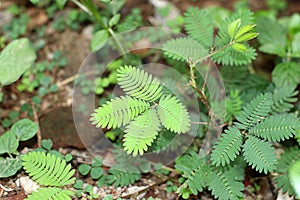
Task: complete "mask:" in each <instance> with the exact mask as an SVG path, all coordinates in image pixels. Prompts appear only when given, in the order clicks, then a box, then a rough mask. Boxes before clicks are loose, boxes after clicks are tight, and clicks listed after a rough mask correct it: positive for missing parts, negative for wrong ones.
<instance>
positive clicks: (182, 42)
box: [163, 37, 208, 62]
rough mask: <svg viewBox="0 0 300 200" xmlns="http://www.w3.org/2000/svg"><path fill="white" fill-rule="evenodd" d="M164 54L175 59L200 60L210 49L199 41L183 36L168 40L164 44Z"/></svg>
mask: <svg viewBox="0 0 300 200" xmlns="http://www.w3.org/2000/svg"><path fill="white" fill-rule="evenodd" d="M163 50H164V54H165V55H166V56H168V57H169V58H172V59H174V60H178V61H183V62H186V61H187V60H188V59H192V60H194V61H195V60H198V59H201V58H203V57H205V56H207V55H208V51H207V49H206V48H204V47H203V46H202V45H201V44H199V43H198V42H197V41H195V40H193V39H192V38H189V37H186V38H184V37H182V38H177V39H172V40H169V41H167V42H166V43H165V44H164V45H163Z"/></svg>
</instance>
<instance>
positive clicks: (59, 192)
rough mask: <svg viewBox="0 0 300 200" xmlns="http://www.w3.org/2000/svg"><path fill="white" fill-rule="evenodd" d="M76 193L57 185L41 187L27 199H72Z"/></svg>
mask: <svg viewBox="0 0 300 200" xmlns="http://www.w3.org/2000/svg"><path fill="white" fill-rule="evenodd" d="M72 195H74V192H72V191H70V190H64V189H61V188H57V187H49V188H41V189H39V190H38V191H37V192H33V193H32V194H30V195H29V196H28V197H27V198H26V199H27V200H39V199H44V200H51V199H64V200H71V197H70V196H72Z"/></svg>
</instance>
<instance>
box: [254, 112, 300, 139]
mask: <svg viewBox="0 0 300 200" xmlns="http://www.w3.org/2000/svg"><path fill="white" fill-rule="evenodd" d="M296 130H300V122H299V120H298V119H297V118H296V117H295V116H294V115H293V114H290V115H288V114H282V115H274V116H271V117H268V118H266V119H265V120H263V121H262V122H260V123H259V124H257V125H256V126H254V127H252V128H251V129H250V130H249V133H250V134H253V135H255V136H258V137H261V138H263V139H265V140H268V141H272V142H280V141H283V140H286V139H288V138H291V137H293V136H295V135H297V134H298V133H297V131H296Z"/></svg>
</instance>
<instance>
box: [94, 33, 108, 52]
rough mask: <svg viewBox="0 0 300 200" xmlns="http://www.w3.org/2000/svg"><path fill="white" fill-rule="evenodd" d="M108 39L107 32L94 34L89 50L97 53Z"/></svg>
mask: <svg viewBox="0 0 300 200" xmlns="http://www.w3.org/2000/svg"><path fill="white" fill-rule="evenodd" d="M108 37H109V33H108V31H107V30H100V31H98V32H96V33H95V35H94V37H93V39H92V41H91V50H92V51H97V50H99V49H101V48H102V47H103V46H104V45H105V43H106V40H107V39H108Z"/></svg>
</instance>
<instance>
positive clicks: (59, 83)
mask: <svg viewBox="0 0 300 200" xmlns="http://www.w3.org/2000/svg"><path fill="white" fill-rule="evenodd" d="M95 73H96V72H95V71H88V72H85V73H84V75H85V76H90V75H93V74H95ZM79 76H80V74H75V75H73V76H70V77H68V78H66V79H65V80H62V81H60V82H57V83H56V84H57V86H58V87H59V88H61V87H63V86H65V85H67V84H69V83H71V82H73V81H74V80H75V79H76V78H78V77H79Z"/></svg>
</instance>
